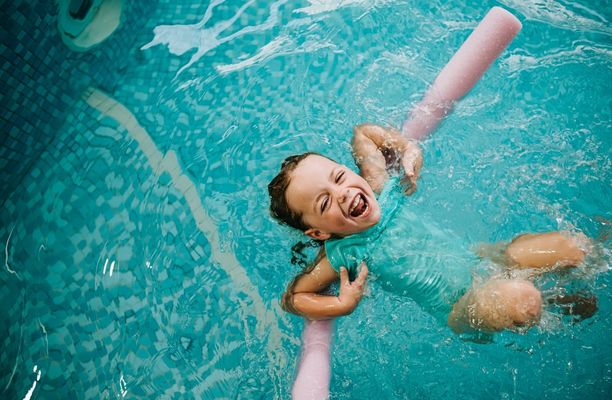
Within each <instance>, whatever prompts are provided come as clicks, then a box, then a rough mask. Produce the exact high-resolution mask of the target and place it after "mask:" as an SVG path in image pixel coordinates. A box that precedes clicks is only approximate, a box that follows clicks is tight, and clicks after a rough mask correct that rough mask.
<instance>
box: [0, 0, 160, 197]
mask: <svg viewBox="0 0 612 400" xmlns="http://www.w3.org/2000/svg"><path fill="white" fill-rule="evenodd" d="M1 3H2V7H0V21H2V22H1V26H0V35H1V40H0V42H1V43H0V84H1V90H0V110H1V113H0V204H3V203H4V201H5V200H6V198H7V197H8V195H9V194H10V193H11V192H12V191H13V190H15V188H16V186H17V184H18V183H19V182H20V181H21V179H22V177H23V176H24V175H25V174H26V173H27V172H28V171H29V170H30V169H31V168H32V165H33V164H34V163H35V162H36V160H37V159H38V158H39V156H40V154H41V153H42V152H43V151H44V149H45V148H46V147H47V146H48V145H49V143H50V142H51V141H52V140H53V139H54V137H55V134H56V132H57V131H58V129H59V128H60V127H61V126H62V124H63V122H64V119H65V117H66V113H67V112H68V110H69V109H70V108H71V107H72V106H73V105H74V104H75V103H76V101H77V100H78V98H79V97H80V95H81V93H82V91H83V90H84V89H85V88H86V87H88V86H90V85H95V86H97V87H100V88H102V89H104V90H106V91H108V92H111V93H112V91H113V86H114V83H115V82H116V80H117V77H118V76H119V74H121V72H122V68H125V66H126V65H127V63H128V59H129V56H130V55H129V54H128V52H129V49H130V48H131V47H132V46H130V45H129V44H130V43H133V42H134V40H135V38H136V35H135V33H136V32H139V31H140V30H141V29H142V27H143V26H144V24H145V23H146V21H147V19H148V16H149V15H150V14H151V12H152V11H154V10H155V5H156V3H157V1H155V0H136V1H125V2H124V5H123V13H122V22H121V25H120V26H119V28H118V29H117V30H116V31H115V32H114V33H113V35H112V36H111V37H110V38H108V39H107V40H106V41H104V42H103V43H101V44H100V45H98V46H95V47H94V48H92V49H91V50H90V51H88V52H84V53H77V52H74V51H71V50H70V49H68V48H67V47H66V45H65V44H64V43H63V42H62V39H61V37H60V34H59V32H58V28H57V6H56V5H55V3H56V2H54V1H42V0H40V1H25V0H17V1H7V2H1ZM126 43H127V45H126Z"/></svg>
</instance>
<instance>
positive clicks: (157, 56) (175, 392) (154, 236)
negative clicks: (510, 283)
mask: <svg viewBox="0 0 612 400" xmlns="http://www.w3.org/2000/svg"><path fill="white" fill-rule="evenodd" d="M136 3H139V4H140V5H139V6H138V7H132V8H130V7H127V6H126V8H125V11H126V12H130V11H132V12H135V11H134V10H136V11H138V12H140V13H142V16H141V17H139V16H138V15H137V16H136V17H135V16H134V15H128V16H124V18H131V19H130V20H128V21H137V22H138V24H131V26H130V24H126V23H124V24H123V25H122V26H121V28H120V30H118V31H117V32H116V33H115V35H124V36H123V37H129V38H130V40H126V41H125V43H126V48H124V49H121V50H117V49H116V48H115V47H112V46H117V42H116V41H115V42H112V43H109V42H103V43H102V44H100V45H99V46H98V47H96V48H95V51H96V52H97V54H100V53H102V54H104V53H106V52H115V51H120V52H119V53H117V54H118V55H119V56H118V57H117V58H116V70H114V71H109V72H108V75H109V76H112V77H113V79H110V78H106V80H102V81H100V80H96V79H88V77H89V76H93V75H96V74H98V75H105V74H106V73H107V72H106V70H105V69H104V68H103V67H102V65H101V66H100V67H99V70H96V69H95V66H92V67H91V68H87V69H84V70H79V71H77V72H78V73H79V74H82V75H79V74H75V75H74V78H71V79H74V80H76V81H78V85H77V84H75V87H77V88H79V89H80V90H79V91H77V92H75V93H71V92H67V93H66V94H67V95H68V96H72V97H73V99H74V101H68V100H67V101H66V104H68V105H70V107H69V109H67V110H65V114H62V115H59V114H58V118H59V117H61V123H59V124H58V128H57V130H56V131H53V132H52V135H53V139H52V140H51V141H50V143H49V144H48V145H47V146H45V148H44V151H41V152H40V156H39V157H38V160H36V161H35V162H32V165H31V166H30V167H29V168H28V169H27V172H25V173H24V175H23V178H22V179H21V182H20V183H19V184H18V185H16V186H15V187H14V188H12V190H11V191H10V194H8V195H7V198H6V199H3V200H4V201H3V207H2V210H1V211H0V221H1V224H0V237H1V238H2V241H3V242H4V244H5V246H4V249H5V251H4V260H5V262H4V267H3V268H2V272H1V273H0V277H1V278H0V279H1V281H0V282H1V285H0V287H1V289H0V296H1V297H0V298H1V299H2V304H3V305H5V307H4V309H3V311H2V312H0V316H1V318H2V321H3V324H2V328H3V333H4V335H3V338H2V349H3V351H2V355H1V358H0V360H1V371H2V373H1V375H0V391H2V393H3V394H2V397H6V398H19V399H21V398H25V396H27V394H28V391H29V390H30V389H31V388H32V387H33V386H34V383H35V382H36V383H37V385H36V386H35V387H34V390H33V391H32V392H31V393H30V395H31V396H32V398H45V399H46V398H96V399H97V398H111V397H112V398H121V397H125V398H206V399H209V398H210V399H217V398H231V399H234V398H238V399H268V398H287V397H288V396H289V390H290V382H291V381H292V378H293V373H294V367H295V361H296V359H297V356H298V352H299V335H300V332H301V327H302V322H301V320H300V319H299V318H296V317H293V316H290V315H288V314H285V313H283V312H282V311H281V310H280V308H279V306H278V298H279V295H280V293H282V291H283V290H284V288H285V285H286V284H287V283H288V281H289V280H290V278H291V277H292V275H293V274H294V273H296V272H297V271H298V267H297V266H292V265H291V263H290V258H291V253H290V248H291V245H292V244H294V243H295V242H296V241H297V240H299V239H300V236H299V235H297V234H295V233H292V232H289V231H288V230H287V229H285V228H283V227H280V226H278V225H277V224H276V223H274V222H273V221H272V220H271V218H270V217H269V216H268V212H267V203H268V200H267V192H266V190H265V188H266V185H267V183H268V181H269V180H270V179H271V177H272V176H273V175H274V174H275V172H276V171H277V168H278V165H279V164H280V161H281V160H282V159H283V158H284V157H285V156H287V155H289V154H293V153H297V152H302V151H306V150H314V151H319V152H322V153H325V154H328V155H330V156H332V157H334V158H336V159H338V160H340V161H343V162H345V163H350V162H351V156H350V151H349V145H350V135H351V130H350V128H351V126H352V125H354V124H356V123H359V122H363V121H371V122H378V123H382V124H384V123H387V124H392V125H395V126H398V125H399V124H400V123H401V122H402V120H403V118H404V116H405V114H406V112H407V110H408V109H409V108H410V106H411V105H412V104H414V103H415V102H417V101H418V100H419V99H420V96H421V94H422V93H423V92H424V91H425V89H426V87H427V85H428V84H429V83H430V82H431V81H432V79H433V78H434V77H435V76H436V74H437V72H438V71H439V70H440V68H441V67H442V66H443V65H444V64H445V63H446V61H447V60H448V59H449V57H450V56H451V55H452V54H453V53H454V51H455V50H456V49H457V47H458V46H459V45H460V44H461V43H462V41H463V40H464V39H465V37H466V36H467V35H468V34H469V32H470V30H471V29H473V28H474V27H475V26H476V24H477V22H478V20H479V19H480V18H481V17H482V16H483V15H484V14H485V13H486V11H487V10H488V9H489V8H490V7H492V6H494V5H502V6H505V7H506V8H508V9H509V10H511V11H512V12H513V13H514V14H515V15H517V16H518V17H519V18H520V19H521V21H522V22H523V26H524V27H523V30H522V32H521V33H520V34H519V36H518V37H517V38H516V39H515V40H514V42H513V43H512V44H511V45H510V48H509V49H508V50H507V51H506V53H504V54H503V55H502V57H501V58H500V60H499V61H498V62H497V63H495V64H494V65H493V66H492V68H491V69H490V70H489V71H488V73H487V74H486V75H485V77H484V78H483V80H482V81H481V82H480V83H479V84H478V85H477V87H476V88H475V89H474V90H473V91H472V92H471V93H470V94H469V95H468V97H466V98H465V99H464V100H463V101H461V102H460V103H459V104H458V105H457V107H456V109H455V111H454V112H453V114H451V115H450V116H449V117H448V118H447V120H446V121H445V122H444V123H443V124H442V125H441V126H440V128H439V129H438V130H437V131H436V132H435V133H434V135H433V136H432V137H431V139H430V140H429V141H428V142H427V143H425V145H424V146H425V167H424V170H423V175H422V182H421V184H420V187H419V192H418V194H417V195H416V197H414V200H413V201H414V207H415V208H417V209H418V210H419V212H422V213H424V214H427V215H428V217H431V218H434V219H435V220H436V221H438V223H439V224H440V225H443V226H447V227H449V229H452V230H453V231H455V232H457V233H458V234H459V235H461V236H463V237H465V239H466V242H468V243H476V242H494V241H499V240H507V239H508V238H511V237H512V236H515V235H516V234H518V233H522V232H526V231H543V230H551V229H579V230H581V231H583V232H585V233H586V234H587V235H589V236H590V237H593V238H596V237H602V236H605V234H606V229H608V230H609V226H610V225H609V224H610V222H609V221H610V220H611V219H612V218H611V215H610V206H609V204H610V199H611V198H612V196H611V188H610V182H612V164H611V162H610V155H611V154H610V148H611V146H610V145H611V142H612V138H611V135H610V132H611V127H612V103H611V102H610V97H609V93H610V92H611V89H612V83H611V82H612V79H611V78H612V73H611V65H612V64H611V42H610V37H611V34H612V30H611V28H610V26H609V25H610V23H609V20H610V16H611V13H612V12H611V10H610V7H609V6H608V5H607V4H606V3H605V2H586V1H583V2H581V3H576V2H573V3H570V2H558V3H555V2H544V1H541V2H529V1H524V2H522V1H513V0H510V1H503V2H484V3H480V2H463V3H459V2H458V3H456V4H453V5H448V4H444V3H443V2H436V3H428V5H427V6H424V5H423V4H420V3H419V4H417V3H416V2H402V1H392V0H387V1H314V0H313V1H300V2H288V1H283V0H280V1H277V2H271V1H243V2H230V1H225V2H224V1H220V0H213V1H211V2H202V3H198V2H193V1H169V0H165V1H159V2H157V3H156V4H155V5H154V6H153V5H151V6H150V7H147V6H146V4H149V3H147V2H136ZM51 16H52V14H51ZM135 26H136V27H139V28H138V29H136V28H134V27H135ZM126 30H127V31H126ZM125 32H130V36H126V34H125ZM58 40H59V39H58ZM111 44H112V46H111ZM87 57H88V54H87V53H85V54H84V55H83V56H82V57H80V58H79V57H77V56H74V58H73V60H76V61H79V62H80V61H82V62H88V58H87ZM109 59H110V60H111V61H113V59H112V58H109ZM69 81H70V82H72V81H71V80H69ZM97 82H103V83H101V84H100V83H97ZM3 111H4V110H3ZM26 144H27V143H26ZM24 145H25V144H24ZM602 247H603V251H604V255H603V260H602V261H601V262H600V263H598V264H597V265H594V266H592V268H591V269H590V270H587V269H586V268H584V269H580V270H579V271H576V272H574V273H573V274H570V276H567V275H558V276H552V277H546V278H542V279H540V281H539V282H538V284H539V286H540V287H542V288H543V289H544V290H545V291H546V292H547V293H554V292H555V291H557V290H559V288H560V287H572V286H575V287H577V288H586V289H587V290H588V291H589V292H591V293H594V294H596V295H597V296H598V298H599V312H598V313H597V314H596V315H595V316H594V317H593V318H591V319H588V320H586V321H583V322H582V323H579V324H573V323H572V322H571V321H570V320H569V319H568V318H562V317H560V316H559V314H560V313H559V310H556V309H554V308H551V309H549V312H548V313H547V314H546V316H545V319H544V321H543V324H542V327H541V328H539V329H533V330H531V331H530V332H528V333H527V334H525V335H518V334H514V333H509V332H508V333H502V334H498V335H495V336H494V337H493V338H492V339H491V338H483V341H485V342H486V343H476V342H475V341H473V340H464V338H461V337H458V336H455V335H453V334H452V333H451V332H450V331H449V330H448V329H447V328H446V327H443V326H440V325H439V323H438V322H436V321H435V320H433V318H431V317H430V316H428V315H427V314H425V313H423V312H421V311H420V310H419V309H418V308H417V307H416V306H415V305H414V304H413V303H411V302H410V301H408V300H406V299H405V298H400V297H397V296H394V295H390V294H389V293H388V292H385V291H383V290H381V288H380V287H378V286H377V284H376V282H375V281H372V282H371V284H370V292H369V295H368V297H367V299H366V300H365V301H363V302H362V304H361V305H360V307H359V308H358V309H357V311H356V312H355V313H353V314H352V315H351V316H350V317H347V318H342V319H340V320H339V321H338V322H337V327H336V332H337V334H336V340H335V345H334V350H333V354H332V364H333V374H332V384H331V391H332V398H333V399H366V398H389V399H395V398H397V399H401V398H433V399H438V398H446V397H450V396H453V397H456V398H468V399H472V398H473V399H480V398H503V399H515V398H554V399H565V398H567V399H571V398H577V397H583V398H589V399H590V398H607V396H609V393H610V391H611V389H612V346H611V345H610V342H609V340H607V339H608V337H607V335H608V332H610V327H611V324H612V318H611V317H610V311H611V310H612V304H611V303H612V302H611V292H610V289H609V286H610V284H611V283H612V282H611V278H610V276H609V273H607V270H608V269H609V264H610V263H609V260H610V258H609V248H610V242H609V239H608V241H604V243H603V244H602ZM572 282H573V283H572Z"/></svg>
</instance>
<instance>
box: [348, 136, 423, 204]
mask: <svg viewBox="0 0 612 400" xmlns="http://www.w3.org/2000/svg"><path fill="white" fill-rule="evenodd" d="M353 156H354V157H355V162H356V163H357V165H358V166H359V169H360V172H361V175H362V176H363V177H364V178H365V180H366V181H368V183H369V184H370V186H371V187H372V189H373V190H374V191H375V192H380V191H381V190H382V187H383V186H384V184H385V181H386V180H387V179H388V178H389V174H388V173H387V168H392V167H397V166H399V164H401V166H402V167H403V169H404V175H405V178H404V183H406V184H408V188H407V189H406V194H411V193H413V192H414V191H415V190H416V180H417V178H418V176H419V172H420V170H421V166H422V165H423V156H422V154H421V149H420V148H419V146H418V145H417V144H416V143H415V142H412V141H410V140H408V139H406V138H405V137H404V136H402V135H401V134H400V133H399V131H397V130H395V129H387V128H383V127H381V126H378V125H374V124H361V125H357V126H356V127H355V128H354V129H353Z"/></svg>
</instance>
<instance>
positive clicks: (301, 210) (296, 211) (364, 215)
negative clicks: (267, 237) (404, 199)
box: [268, 153, 380, 240]
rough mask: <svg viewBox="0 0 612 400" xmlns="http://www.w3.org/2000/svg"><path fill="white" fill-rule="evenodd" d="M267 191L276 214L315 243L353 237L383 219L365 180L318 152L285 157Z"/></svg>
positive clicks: (276, 216)
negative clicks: (332, 238)
mask: <svg viewBox="0 0 612 400" xmlns="http://www.w3.org/2000/svg"><path fill="white" fill-rule="evenodd" d="M268 192H269V193H270V200H271V204H270V211H271V213H272V216H273V217H275V218H276V219H278V220H280V221H281V222H284V223H285V224H287V225H289V226H292V227H294V228H296V229H299V230H301V231H303V232H304V233H305V234H307V235H308V236H310V237H312V238H313V239H318V240H327V239H329V238H330V237H333V236H347V235H351V234H353V233H357V232H361V231H364V230H366V229H368V228H369V227H371V226H373V225H374V224H376V223H377V222H378V221H379V220H380V207H379V206H378V202H377V201H376V197H375V195H374V192H373V191H372V188H371V187H370V185H369V184H368V183H367V182H366V180H365V179H363V178H362V177H361V176H359V175H357V174H356V173H354V172H353V171H351V170H350V169H349V168H347V167H346V166H344V165H340V164H338V163H336V162H335V161H333V160H331V159H329V158H326V157H324V156H321V155H319V154H316V153H304V154H300V155H295V156H291V157H288V158H287V159H285V161H284V162H283V164H282V167H281V170H280V172H279V174H278V175H277V176H276V177H275V178H274V179H273V180H272V181H271V182H270V184H269V185H268Z"/></svg>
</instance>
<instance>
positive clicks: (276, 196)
mask: <svg viewBox="0 0 612 400" xmlns="http://www.w3.org/2000/svg"><path fill="white" fill-rule="evenodd" d="M311 155H317V156H320V154H318V153H314V152H307V153H303V154H296V155H293V156H289V157H287V158H285V161H283V164H282V165H281V169H280V171H279V173H278V175H276V176H275V177H274V179H272V181H271V182H270V183H269V184H268V194H269V195H270V214H271V215H272V217H274V218H275V219H276V220H277V221H279V222H281V223H283V224H286V225H289V226H290V227H292V228H295V229H299V230H301V231H302V232H303V231H305V230H307V229H308V228H310V227H309V226H307V225H306V224H305V223H304V221H303V220H302V215H301V214H299V213H297V212H295V211H293V210H292V209H291V207H289V204H288V203H287V196H285V194H286V192H287V187H289V183H291V173H292V172H293V171H294V170H295V168H296V167H297V166H298V164H299V163H300V162H301V161H302V160H304V159H305V158H306V157H308V156H311ZM322 157H324V156H322Z"/></svg>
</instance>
